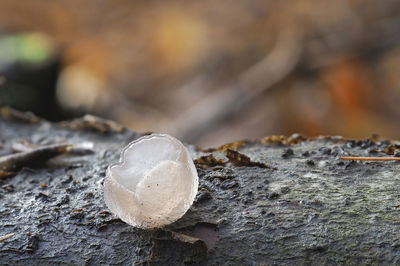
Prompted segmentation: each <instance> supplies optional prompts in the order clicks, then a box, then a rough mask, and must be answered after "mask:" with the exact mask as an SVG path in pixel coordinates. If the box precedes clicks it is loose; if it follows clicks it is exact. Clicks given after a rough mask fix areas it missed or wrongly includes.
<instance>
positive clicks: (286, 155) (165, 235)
mask: <svg viewBox="0 0 400 266" xmlns="http://www.w3.org/2000/svg"><path fill="white" fill-rule="evenodd" d="M13 112H15V111H13V110H7V111H4V110H3V112H1V114H2V116H1V118H0V156H6V155H10V154H12V153H13V151H12V147H13V144H15V143H16V142H18V143H29V144H32V145H33V146H40V145H56V144H60V143H61V144H66V143H67V144H73V145H76V144H82V143H91V144H92V145H89V146H90V147H92V148H91V152H83V153H65V154H61V155H58V156H57V157H55V158H52V159H50V160H48V161H39V162H37V163H38V164H35V165H34V166H32V164H28V165H26V166H23V165H22V167H21V168H20V169H18V171H15V170H14V172H13V173H7V174H4V175H3V176H2V175H0V228H1V229H0V264H12V265H27V264H40V265H60V264H62V265H65V264H68V265H106V264H116V265H132V264H133V265H142V264H149V265H186V264H188V265H189V264H190V265H206V264H210V265H282V264H284V265H294V264H313V265H321V264H350V265H351V264H353V265H362V264H364V265H368V264H399V263H400V164H399V162H395V161H393V162H390V161H379V162H374V161H372V162H370V161H344V160H341V159H340V157H341V156H363V157H365V156H369V155H370V154H372V153H373V154H374V156H375V157H379V156H388V155H396V154H397V155H398V154H400V153H399V151H400V146H399V144H398V143H396V142H393V141H382V140H381V141H380V140H377V139H375V138H371V139H365V140H347V139H343V138H341V137H319V138H314V139H306V138H304V137H301V136H298V135H293V136H291V137H268V138H265V139H262V140H257V141H247V142H237V143H232V144H226V145H224V146H221V147H220V148H216V149H209V150H201V149H200V148H196V147H194V146H191V145H188V147H189V149H190V151H191V154H192V157H193V159H194V161H195V164H196V167H197V170H198V173H199V178H200V187H199V193H198V195H197V197H196V200H195V203H194V205H193V206H192V207H191V209H190V210H189V211H188V212H187V213H186V214H185V215H184V216H183V217H182V218H181V219H180V220H178V221H177V222H175V223H173V224H171V225H169V226H167V227H166V228H162V229H154V230H142V229H137V228H133V227H131V226H129V225H128V224H125V223H124V222H122V221H121V220H120V219H118V218H117V217H115V216H114V215H113V214H111V213H110V212H109V211H108V209H107V207H106V206H105V203H104V200H103V190H102V184H103V180H104V176H105V170H106V168H107V166H108V165H109V164H110V163H113V162H116V161H117V160H118V158H119V152H120V150H121V149H122V147H123V146H124V145H126V144H127V143H128V142H130V141H132V140H133V139H136V138H138V137H139V136H140V134H138V133H135V132H132V131H130V130H128V129H124V128H123V127H119V126H116V124H115V123H114V122H109V121H106V120H102V119H96V118H94V117H90V120H88V119H87V118H86V119H85V118H82V119H78V120H74V121H72V122H63V123H58V124H57V123H49V122H47V121H43V120H41V119H38V118H36V117H35V118H34V119H31V118H30V117H29V116H24V115H23V114H21V113H14V114H13ZM21 118H22V119H21ZM40 158H42V159H43V157H40ZM42 159H38V160H42ZM46 160H47V158H46Z"/></svg>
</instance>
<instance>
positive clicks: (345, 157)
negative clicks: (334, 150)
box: [340, 156, 400, 161]
mask: <svg viewBox="0 0 400 266" xmlns="http://www.w3.org/2000/svg"><path fill="white" fill-rule="evenodd" d="M340 159H342V160H354V161H400V157H353V156H342V157H340Z"/></svg>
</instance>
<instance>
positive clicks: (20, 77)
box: [0, 35, 68, 121]
mask: <svg viewBox="0 0 400 266" xmlns="http://www.w3.org/2000/svg"><path fill="white" fill-rule="evenodd" d="M36 42H40V39H37V40H36V39H35V36H34V35H33V36H29V35H3V36H0V59H1V60H0V77H1V81H2V82H1V83H0V105H7V106H11V107H14V108H17V109H19V110H22V111H32V112H34V113H35V114H37V115H39V116H41V117H44V118H46V119H49V120H52V121H58V120H62V119H65V118H67V117H68V115H66V113H65V112H63V111H62V110H61V109H60V107H59V105H58V104H57V102H56V97H55V87H56V82H57V79H58V74H59V71H60V60H59V58H58V57H56V56H53V55H51V51H48V50H46V49H49V47H41V46H40V45H41V44H40V43H36ZM32 46H33V47H32ZM43 46H44V45H43Z"/></svg>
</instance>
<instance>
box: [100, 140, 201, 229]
mask: <svg viewBox="0 0 400 266" xmlns="http://www.w3.org/2000/svg"><path fill="white" fill-rule="evenodd" d="M198 183H199V178H198V176H197V171H196V168H195V166H194V164H193V161H192V159H191V157H190V154H189V152H188V150H187V149H186V148H185V146H183V144H182V143H181V142H180V141H179V140H177V139H175V138H173V137H171V136H169V135H164V134H152V135H148V136H144V137H141V138H139V139H137V140H135V141H133V142H131V143H130V144H129V145H128V146H126V147H125V148H124V149H123V150H122V153H121V158H120V162H119V163H117V164H113V165H110V166H109V167H108V169H107V174H106V179H105V182H104V199H105V202H106V204H107V206H108V208H110V210H111V211H112V212H113V213H114V214H116V215H117V216H118V217H119V218H121V220H123V221H125V222H127V223H128V224H131V225H133V226H135V227H140V228H154V227H162V226H164V225H167V224H170V223H172V222H174V221H176V220H177V219H179V218H180V217H182V216H183V215H184V214H185V213H186V211H187V210H188V209H189V208H190V206H191V205H192V203H193V200H194V198H195V196H196V194H197V189H198Z"/></svg>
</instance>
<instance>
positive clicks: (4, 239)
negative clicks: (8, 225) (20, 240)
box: [0, 233, 15, 243]
mask: <svg viewBox="0 0 400 266" xmlns="http://www.w3.org/2000/svg"><path fill="white" fill-rule="evenodd" d="M14 235H15V234H14V233H11V234H8V235H4V236H0V243H1V242H3V241H6V240H7V239H10V238H11V237H13V236H14Z"/></svg>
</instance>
